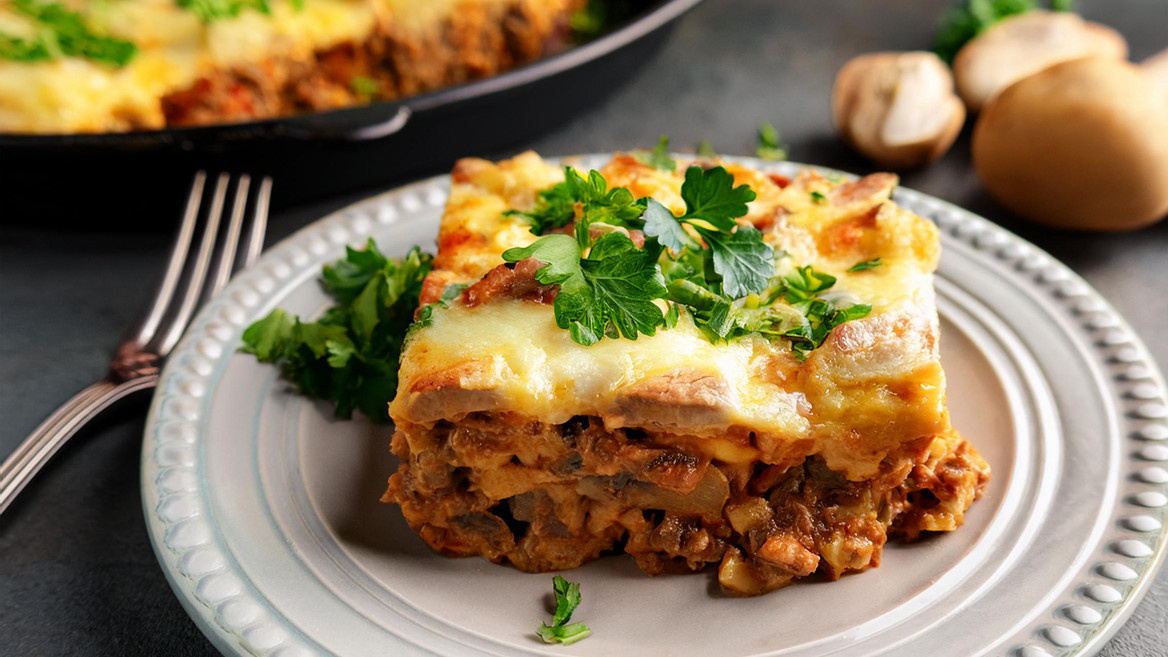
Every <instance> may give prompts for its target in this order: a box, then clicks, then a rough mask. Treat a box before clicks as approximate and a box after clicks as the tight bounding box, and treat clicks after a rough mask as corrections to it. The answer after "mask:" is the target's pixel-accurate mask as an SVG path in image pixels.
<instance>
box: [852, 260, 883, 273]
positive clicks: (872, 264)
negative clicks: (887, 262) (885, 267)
mask: <svg viewBox="0 0 1168 657" xmlns="http://www.w3.org/2000/svg"><path fill="white" fill-rule="evenodd" d="M882 264H884V263H883V262H881V261H880V258H872V259H871V260H864V261H862V262H857V263H856V264H854V265H852V266H851V267H848V271H849V272H857V271H864V270H867V269H875V268H876V267H879V266H880V265H882Z"/></svg>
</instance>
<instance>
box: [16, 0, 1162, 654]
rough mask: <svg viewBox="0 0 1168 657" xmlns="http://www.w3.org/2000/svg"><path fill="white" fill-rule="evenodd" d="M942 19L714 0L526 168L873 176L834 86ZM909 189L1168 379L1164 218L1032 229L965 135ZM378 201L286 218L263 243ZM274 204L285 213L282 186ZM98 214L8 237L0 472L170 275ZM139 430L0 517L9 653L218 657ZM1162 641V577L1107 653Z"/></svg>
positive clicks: (909, 5) (1157, 0) (1104, 7)
mask: <svg viewBox="0 0 1168 657" xmlns="http://www.w3.org/2000/svg"><path fill="white" fill-rule="evenodd" d="M944 4H945V3H944V2H941V1H931V2H913V1H911V0H897V1H892V0H890V1H879V2H878V1H875V0H870V1H866V2H854V1H849V0H840V1H836V2H826V1H819V2H795V1H794V0H787V1H778V0H754V1H746V0H709V1H708V2H706V3H705V4H704V5H702V6H700V7H699V8H698V9H697V10H696V11H694V12H693V13H692V14H690V15H689V16H687V17H686V18H685V19H684V20H683V21H682V22H681V24H680V25H679V26H678V28H677V30H676V32H675V33H674V34H673V35H672V37H671V38H670V40H669V41H668V43H667V44H666V45H665V47H664V48H663V49H662V50H661V51H660V52H659V53H658V54H657V55H656V56H654V57H652V58H651V59H650V60H649V61H647V62H645V65H644V68H643V69H642V70H641V71H640V72H639V73H637V74H636V75H635V76H634V78H633V80H632V81H631V82H630V83H629V84H626V85H623V86H622V87H621V88H619V89H617V90H615V92H614V93H613V94H612V95H611V97H609V98H608V99H607V100H605V101H604V102H603V103H602V104H601V105H600V106H599V107H598V108H597V109H595V110H593V111H591V112H590V113H588V114H586V115H584V116H580V117H577V118H573V119H570V120H566V121H565V122H564V124H563V125H562V126H561V127H560V128H559V129H558V130H557V131H555V132H554V133H552V134H548V135H545V136H544V137H542V138H539V139H535V140H532V141H530V142H527V143H522V144H516V145H515V148H514V151H519V150H523V149H527V148H534V149H536V150H538V151H539V152H541V153H543V154H548V155H564V154H570V153H583V152H597V151H610V150H614V149H622V148H629V147H636V146H651V145H652V144H653V143H654V142H655V141H656V137H657V135H658V134H659V133H667V134H669V135H670V136H671V137H672V138H673V142H674V145H675V146H676V147H678V148H679V149H684V148H692V147H693V146H694V145H696V144H697V142H698V141H699V140H701V139H708V140H709V141H710V142H711V143H712V144H713V145H714V147H715V148H716V149H718V150H719V151H721V152H726V153H740V154H749V153H750V152H751V151H752V150H753V140H754V129H755V126H756V125H757V124H758V123H759V122H760V121H770V122H772V123H773V124H774V125H775V126H776V127H777V128H778V129H779V130H780V132H781V133H782V136H783V138H784V141H785V142H786V143H787V144H788V145H789V147H790V157H791V159H792V160H797V161H801V162H810V163H816V164H822V165H827V166H832V167H837V168H840V169H845V170H850V171H854V172H857V173H865V172H869V171H872V170H874V167H873V166H872V165H870V164H869V163H867V162H865V161H863V160H862V159H859V158H858V157H856V156H855V155H854V154H852V153H851V152H850V151H849V150H848V149H847V148H845V147H844V146H842V145H841V144H840V143H839V142H838V141H837V140H836V138H835V136H834V135H833V133H832V130H831V125H830V122H829V117H828V98H829V93H830V88H831V82H832V79H833V77H834V75H835V72H836V71H837V70H838V69H839V67H840V66H841V65H842V64H843V63H844V62H845V61H846V60H847V59H849V58H850V57H852V56H855V55H858V54H860V53H864V52H870V51H876V50H913V49H922V48H927V47H928V46H929V45H930V44H931V38H932V34H933V29H934V28H933V26H934V21H935V20H936V17H937V15H938V14H939V12H940V8H941V7H942V6H943V5H944ZM1080 9H1081V11H1082V13H1084V14H1085V15H1086V16H1088V17H1090V18H1093V19H1095V20H1100V21H1102V22H1105V23H1107V24H1109V25H1111V26H1113V27H1115V28H1117V29H1118V30H1120V31H1121V32H1122V33H1123V34H1124V35H1125V36H1126V37H1127V38H1128V40H1129V42H1130V45H1131V50H1132V56H1133V58H1134V59H1136V60H1139V59H1142V58H1144V57H1147V56H1149V55H1151V54H1153V53H1155V52H1157V51H1159V50H1162V49H1164V48H1165V47H1168V3H1165V2H1164V1H1163V0H1143V1H1135V0H1125V1H1123V2H1119V1H1116V2H1107V1H1106V0H1094V1H1090V2H1089V1H1086V0H1084V1H1082V2H1080ZM507 154H508V153H486V154H480V153H467V155H488V156H502V155H507ZM46 175H51V172H46ZM902 182H903V184H904V185H906V186H909V187H914V188H916V189H919V190H922V191H925V192H928V193H930V194H933V195H935V196H938V197H940V198H943V199H946V200H949V201H952V202H954V203H957V204H958V205H961V206H964V207H966V208H969V209H970V210H973V211H974V212H977V213H979V214H982V215H984V216H986V217H988V218H990V219H991V220H993V221H996V222H998V223H1000V224H1001V225H1003V226H1005V227H1007V228H1008V229H1010V230H1013V231H1015V232H1017V233H1018V234H1020V235H1021V236H1023V237H1024V238H1026V239H1028V240H1030V241H1032V242H1034V243H1035V244H1037V245H1039V246H1041V247H1042V248H1044V249H1046V250H1047V251H1049V252H1050V253H1052V254H1053V255H1054V256H1056V257H1057V258H1059V259H1060V260H1062V261H1063V262H1065V263H1067V264H1068V265H1069V266H1070V267H1071V268H1073V269H1074V270H1075V271H1077V272H1078V273H1079V274H1081V275H1082V276H1083V277H1084V278H1086V279H1087V281H1088V282H1090V283H1091V285H1093V286H1094V287H1095V288H1096V289H1098V290H1099V291H1100V292H1102V293H1103V295H1104V296H1106V297H1107V298H1108V299H1109V300H1110V301H1111V303H1113V304H1114V305H1115V306H1116V308H1118V309H1119V311H1120V312H1121V313H1122V314H1123V315H1124V316H1125V317H1126V318H1127V319H1128V320H1129V321H1130V322H1131V324H1132V325H1133V326H1134V327H1135V329H1136V332H1137V333H1138V334H1139V335H1140V336H1141V337H1142V338H1143V340H1144V341H1145V342H1146V343H1147V344H1148V346H1149V347H1150V348H1151V351H1152V353H1153V355H1154V356H1155V358H1156V359H1157V361H1158V362H1159V363H1161V364H1164V363H1168V292H1166V289H1168V221H1165V222H1162V223H1161V224H1159V225H1157V226H1153V227H1151V228H1148V229H1145V230H1142V231H1139V232H1136V233H1128V234H1082V233H1067V232H1060V231H1054V230H1048V229H1043V228H1038V227H1035V226H1032V225H1029V224H1026V223H1025V222H1022V221H1021V220H1019V219H1017V218H1016V217H1013V216H1011V215H1010V214H1009V213H1008V212H1006V211H1005V210H1003V209H1002V208H1001V207H1000V206H998V205H997V204H995V203H994V202H993V201H992V199H990V198H989V197H987V196H986V195H985V193H984V192H983V191H982V190H981V188H980V186H979V185H978V181H977V177H976V176H975V174H974V172H973V170H972V168H971V167H970V165H969V138H968V129H967V131H966V133H965V134H964V135H963V136H962V138H961V139H960V140H959V141H958V143H957V145H956V146H955V147H954V148H953V150H952V151H951V152H950V153H949V154H948V155H946V156H945V158H944V159H943V160H942V161H941V162H939V163H937V164H936V165H934V166H932V167H930V168H927V169H925V170H922V171H918V172H913V173H909V174H907V175H904V176H903V178H902ZM372 191H377V190H366V191H364V192H360V193H353V194H350V195H347V196H346V197H343V198H335V199H330V200H328V201H323V202H319V203H316V204H311V205H305V206H300V207H285V208H282V209H278V210H277V211H276V212H275V214H274V216H273V217H272V222H271V228H270V230H269V235H268V244H272V243H273V242H274V241H276V240H279V239H280V238H282V237H284V236H285V235H288V234H289V233H291V232H293V231H294V230H296V229H297V228H300V227H302V226H304V225H305V224H307V223H309V222H311V221H313V220H315V219H317V218H319V217H321V216H323V215H325V214H326V213H328V212H330V211H331V210H334V209H336V208H339V207H342V206H344V205H346V204H348V203H351V202H353V201H355V200H357V199H359V198H362V197H363V196H366V195H368V194H369V193H370V192H372ZM63 193H64V192H63ZM276 195H277V198H276V201H277V203H278V201H279V181H276ZM180 205H181V199H175V204H174V207H168V208H159V210H158V213H159V215H161V216H160V218H159V221H160V223H165V222H168V221H170V220H171V217H172V216H173V217H174V218H175V219H177V212H178V208H179V206H180ZM91 212H92V218H91V223H90V224H89V227H87V228H73V229H70V230H68V231H62V230H59V229H54V228H53V227H51V226H43V227H37V225H36V218H35V217H20V218H17V219H20V221H8V220H5V221H0V375H2V376H3V379H2V380H3V381H4V383H3V384H2V385H3V394H0V455H6V454H8V453H10V452H11V451H12V450H13V449H14V448H15V447H16V445H17V444H18V443H19V442H20V440H22V439H23V437H24V436H25V435H27V434H28V432H30V431H31V430H32V429H33V428H34V427H35V426H36V425H37V423H39V422H40V420H41V419H43V417H44V416H45V415H47V414H48V413H49V412H51V411H52V410H53V408H55V407H56V405H58V404H59V403H60V402H62V401H64V400H65V399H67V398H68V397H69V396H70V395H71V394H73V393H74V392H76V391H77V390H79V389H80V388H82V387H83V386H85V385H86V384H88V383H90V382H92V381H93V380H95V379H97V378H98V377H100V376H101V375H103V374H104V372H105V369H106V366H107V363H108V360H109V356H110V353H111V350H112V349H113V347H114V346H115V345H116V343H117V340H118V338H119V336H120V334H121V332H122V330H123V329H124V327H125V326H126V325H127V324H128V323H129V322H130V321H131V319H133V317H134V316H135V314H136V312H137V310H138V309H139V308H140V306H141V304H142V303H143V300H144V299H145V298H146V297H147V296H148V295H149V293H150V290H151V288H152V286H153V285H154V283H155V281H156V280H157V277H158V276H159V274H160V268H161V266H162V263H163V261H164V250H165V247H166V244H167V243H168V241H169V239H170V236H169V234H167V232H166V231H161V230H159V231H150V230H136V231H126V230H124V229H121V230H119V229H118V228H117V226H118V225H119V224H120V223H123V222H121V221H120V220H121V217H120V216H119V215H118V210H117V208H98V207H95V208H92V210H91ZM3 213H4V209H3V208H0V217H3V216H4V215H3ZM8 219H12V218H11V217H9V218H8ZM144 414H145V400H141V399H140V400H136V401H132V402H130V403H128V404H126V405H125V406H123V407H121V408H120V409H119V410H118V411H117V412H116V413H114V414H111V415H109V416H107V417H105V418H103V419H102V420H101V421H100V422H99V423H97V424H96V425H94V426H93V427H91V428H90V429H88V430H87V431H86V432H84V433H83V434H82V435H80V436H79V437H78V438H77V439H75V440H74V442H73V443H72V444H70V445H68V446H66V448H65V449H64V450H63V451H62V452H61V454H60V455H59V456H58V457H57V459H56V460H55V461H54V462H53V463H52V464H51V465H50V467H49V468H48V469H47V470H46V471H45V472H44V473H43V474H42V475H41V477H40V478H39V479H38V480H37V481H35V482H33V484H32V486H30V488H29V489H28V490H27V491H26V492H25V493H24V495H23V496H22V497H21V499H19V500H17V502H16V504H15V505H13V507H12V508H11V509H10V510H9V511H8V512H7V513H6V514H5V515H4V516H3V517H0V653H3V654H9V655H60V654H86V655H88V654H94V655H129V654H146V655H209V654H212V653H213V649H212V647H211V645H210V644H209V643H208V642H207V641H206V640H205V639H204V638H203V636H202V634H200V632H199V630H198V629H197V628H196V627H195V625H194V623H192V622H191V620H190V619H189V618H188V617H187V616H186V614H185V612H184V611H183V609H182V607H181V606H180V605H179V603H178V601H177V600H176V599H175V597H174V595H173V594H172V592H171V590H170V588H169V586H168V585H167V583H166V580H165V578H164V577H163V575H162V572H161V570H160V569H159V567H158V564H157V562H156V561H155V558H154V554H153V552H152V550H151V547H150V543H149V540H148V539H147V536H146V531H145V525H144V522H143V519H142V510H141V502H140V498H139V483H138V464H139V450H140V440H141V435H142V430H143V420H144ZM1166 628H1168V571H1165V572H1163V573H1161V574H1160V576H1159V577H1158V579H1157V580H1156V582H1155V584H1154V585H1153V587H1152V589H1151V592H1150V593H1149V594H1148V596H1147V597H1146V598H1145V599H1144V601H1143V603H1142V604H1141V605H1140V606H1139V607H1138V609H1137V610H1136V611H1135V613H1134V615H1133V616H1132V618H1131V620H1130V621H1129V622H1128V623H1127V625H1125V626H1124V627H1123V628H1122V629H1121V630H1120V631H1119V633H1118V634H1117V635H1116V636H1115V639H1114V640H1113V641H1112V642H1111V643H1110V644H1109V645H1108V646H1107V647H1106V648H1105V649H1104V651H1103V654H1105V655H1109V656H1112V657H1114V656H1120V655H1123V656H1132V657H1136V656H1152V655H1159V656H1161V657H1162V656H1164V655H1166V654H1168V648H1166V647H1165V646H1168V629H1166ZM937 654H944V649H943V648H940V650H939V651H938V652H937Z"/></svg>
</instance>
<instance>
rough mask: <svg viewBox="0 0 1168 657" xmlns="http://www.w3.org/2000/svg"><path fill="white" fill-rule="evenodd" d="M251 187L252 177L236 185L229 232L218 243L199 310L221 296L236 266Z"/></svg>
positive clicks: (242, 177)
mask: <svg viewBox="0 0 1168 657" xmlns="http://www.w3.org/2000/svg"><path fill="white" fill-rule="evenodd" d="M250 185H251V176H248V175H247V174H244V175H241V176H240V177H239V180H238V181H237V182H236V183H235V198H234V199H233V200H232V202H231V219H230V221H228V223H227V231H226V233H225V234H224V235H223V238H222V239H221V240H220V241H218V242H216V244H217V245H218V247H219V248H218V249H217V251H216V252H215V256H214V260H213V262H214V263H215V264H214V267H213V270H212V271H213V273H212V274H211V276H210V278H209V279H208V280H207V284H206V285H204V286H203V292H202V295H201V296H200V298H199V303H198V306H197V307H198V308H201V307H203V304H205V303H206V302H207V301H208V300H209V299H210V298H211V297H213V296H215V295H217V294H219V292H220V291H221V290H222V289H223V287H224V286H225V285H227V281H228V279H230V278H231V270H232V269H233V268H234V266H235V249H236V247H237V246H238V245H239V235H240V232H241V231H242V229H243V211H244V210H245V209H246V206H247V192H248V187H249V186H250Z"/></svg>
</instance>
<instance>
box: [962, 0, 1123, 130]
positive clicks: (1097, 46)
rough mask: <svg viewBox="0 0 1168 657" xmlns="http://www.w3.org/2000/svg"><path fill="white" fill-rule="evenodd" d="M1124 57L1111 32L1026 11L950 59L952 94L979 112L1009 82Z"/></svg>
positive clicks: (1065, 16) (1071, 17)
mask: <svg viewBox="0 0 1168 657" xmlns="http://www.w3.org/2000/svg"><path fill="white" fill-rule="evenodd" d="M1095 56H1099V57H1112V58H1114V59H1127V42H1126V41H1124V38H1123V36H1122V35H1121V34H1120V33H1119V32H1116V31H1115V30H1113V29H1111V28H1110V27H1107V26H1105V25H1100V24H1099V23H1091V22H1088V21H1085V20H1083V19H1082V18H1080V17H1079V16H1078V15H1077V14H1072V13H1069V12H1050V11H1031V12H1028V13H1025V14H1020V15H1018V16H1011V17H1009V18H1006V19H1004V20H1002V21H1001V22H999V23H997V24H996V25H994V26H993V27H991V28H990V29H988V30H986V31H985V32H983V33H982V34H980V35H978V36H977V37H976V38H974V39H972V40H971V41H970V42H969V43H967V44H965V46H964V47H962V49H961V50H960V51H958V52H957V56H956V57H955V58H954V59H953V75H954V77H955V79H956V82H957V93H958V94H960V95H961V98H962V100H964V101H965V105H966V107H968V108H969V110H970V111H972V112H976V111H978V110H980V109H981V108H982V107H983V106H984V105H985V104H986V102H987V101H989V99H990V98H992V97H993V96H994V95H995V94H998V93H1000V92H1001V91H1002V90H1003V89H1005V88H1006V87H1008V86H1010V84H1012V83H1014V82H1016V81H1018V80H1021V79H1022V78H1024V77H1026V76H1029V75H1033V74H1034V73H1037V72H1039V71H1041V70H1042V69H1044V68H1046V67H1048V66H1051V65H1053V64H1057V63H1059V62H1064V61H1067V60H1070V59H1078V58H1080V57H1095Z"/></svg>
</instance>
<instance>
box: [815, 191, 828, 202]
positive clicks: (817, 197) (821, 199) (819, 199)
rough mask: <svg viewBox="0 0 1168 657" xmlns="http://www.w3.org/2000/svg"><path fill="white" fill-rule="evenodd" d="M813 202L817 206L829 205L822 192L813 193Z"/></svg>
mask: <svg viewBox="0 0 1168 657" xmlns="http://www.w3.org/2000/svg"><path fill="white" fill-rule="evenodd" d="M811 202H812V203H814V204H816V205H823V204H825V203H827V197H826V196H824V195H823V194H821V193H820V192H811Z"/></svg>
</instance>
